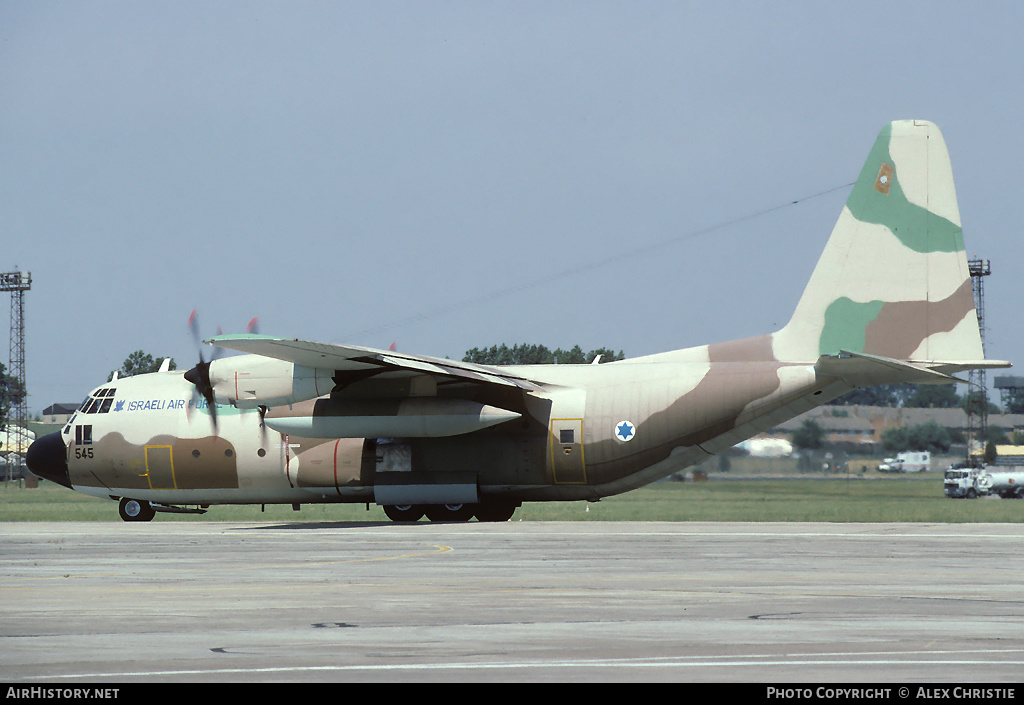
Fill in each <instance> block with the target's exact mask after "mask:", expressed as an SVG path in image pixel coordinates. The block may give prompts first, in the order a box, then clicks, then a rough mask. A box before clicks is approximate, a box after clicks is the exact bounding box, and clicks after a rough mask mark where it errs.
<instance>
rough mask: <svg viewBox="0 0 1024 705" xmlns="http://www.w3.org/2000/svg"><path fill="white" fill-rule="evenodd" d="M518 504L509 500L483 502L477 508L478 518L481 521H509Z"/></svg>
mask: <svg viewBox="0 0 1024 705" xmlns="http://www.w3.org/2000/svg"><path fill="white" fill-rule="evenodd" d="M518 506H519V505H518V504H517V503H516V502H512V501H509V500H500V499H499V500H491V501H489V502H482V503H481V504H479V505H478V506H477V508H476V518H477V519H479V520H480V521H508V520H509V519H511V518H512V515H513V514H515V512H516V507H518Z"/></svg>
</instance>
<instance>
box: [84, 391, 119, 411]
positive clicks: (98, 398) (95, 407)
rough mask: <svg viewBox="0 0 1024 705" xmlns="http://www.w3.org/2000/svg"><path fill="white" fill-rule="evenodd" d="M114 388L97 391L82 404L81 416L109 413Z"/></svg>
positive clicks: (112, 401)
mask: <svg viewBox="0 0 1024 705" xmlns="http://www.w3.org/2000/svg"><path fill="white" fill-rule="evenodd" d="M115 391H116V390H115V388H114V387H107V388H105V389H97V390H96V391H95V392H93V393H92V395H91V396H90V397H88V398H87V399H86V400H85V401H83V402H82V407H81V409H80V411H81V412H82V413H83V414H105V413H107V412H108V411H110V406H111V404H113V403H114V392H115Z"/></svg>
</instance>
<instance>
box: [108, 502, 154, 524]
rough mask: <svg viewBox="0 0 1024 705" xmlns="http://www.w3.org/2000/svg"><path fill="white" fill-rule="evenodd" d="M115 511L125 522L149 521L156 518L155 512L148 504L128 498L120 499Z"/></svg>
mask: <svg viewBox="0 0 1024 705" xmlns="http://www.w3.org/2000/svg"><path fill="white" fill-rule="evenodd" d="M117 511H118V513H119V514H120V515H121V518H122V519H123V520H125V521H150V520H151V519H152V518H153V517H154V516H156V510H155V509H153V506H152V505H151V504H150V503H149V502H147V501H145V500H142V499H131V498H130V497H122V498H121V503H120V504H119V505H118V507H117Z"/></svg>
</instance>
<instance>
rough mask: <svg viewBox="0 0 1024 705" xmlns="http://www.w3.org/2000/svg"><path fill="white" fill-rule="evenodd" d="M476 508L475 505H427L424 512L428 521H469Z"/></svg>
mask: <svg viewBox="0 0 1024 705" xmlns="http://www.w3.org/2000/svg"><path fill="white" fill-rule="evenodd" d="M476 508H477V505H475V504H428V505H427V506H426V507H424V510H425V511H426V514H427V519H430V521H469V520H470V519H471V518H473V513H474V512H475V511H476Z"/></svg>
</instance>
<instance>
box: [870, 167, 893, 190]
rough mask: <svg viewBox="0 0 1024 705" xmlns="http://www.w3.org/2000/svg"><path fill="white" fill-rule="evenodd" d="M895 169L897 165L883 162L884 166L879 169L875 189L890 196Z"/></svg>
mask: <svg viewBox="0 0 1024 705" xmlns="http://www.w3.org/2000/svg"><path fill="white" fill-rule="evenodd" d="M895 171H896V167H894V166H893V165H892V164H884V163H883V164H882V168H881V169H879V170H878V178H877V179H875V190H876V191H878V192H879V193H884V194H885V195H886V196H888V195H889V185H890V184H892V175H893V173H894V172H895Z"/></svg>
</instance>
